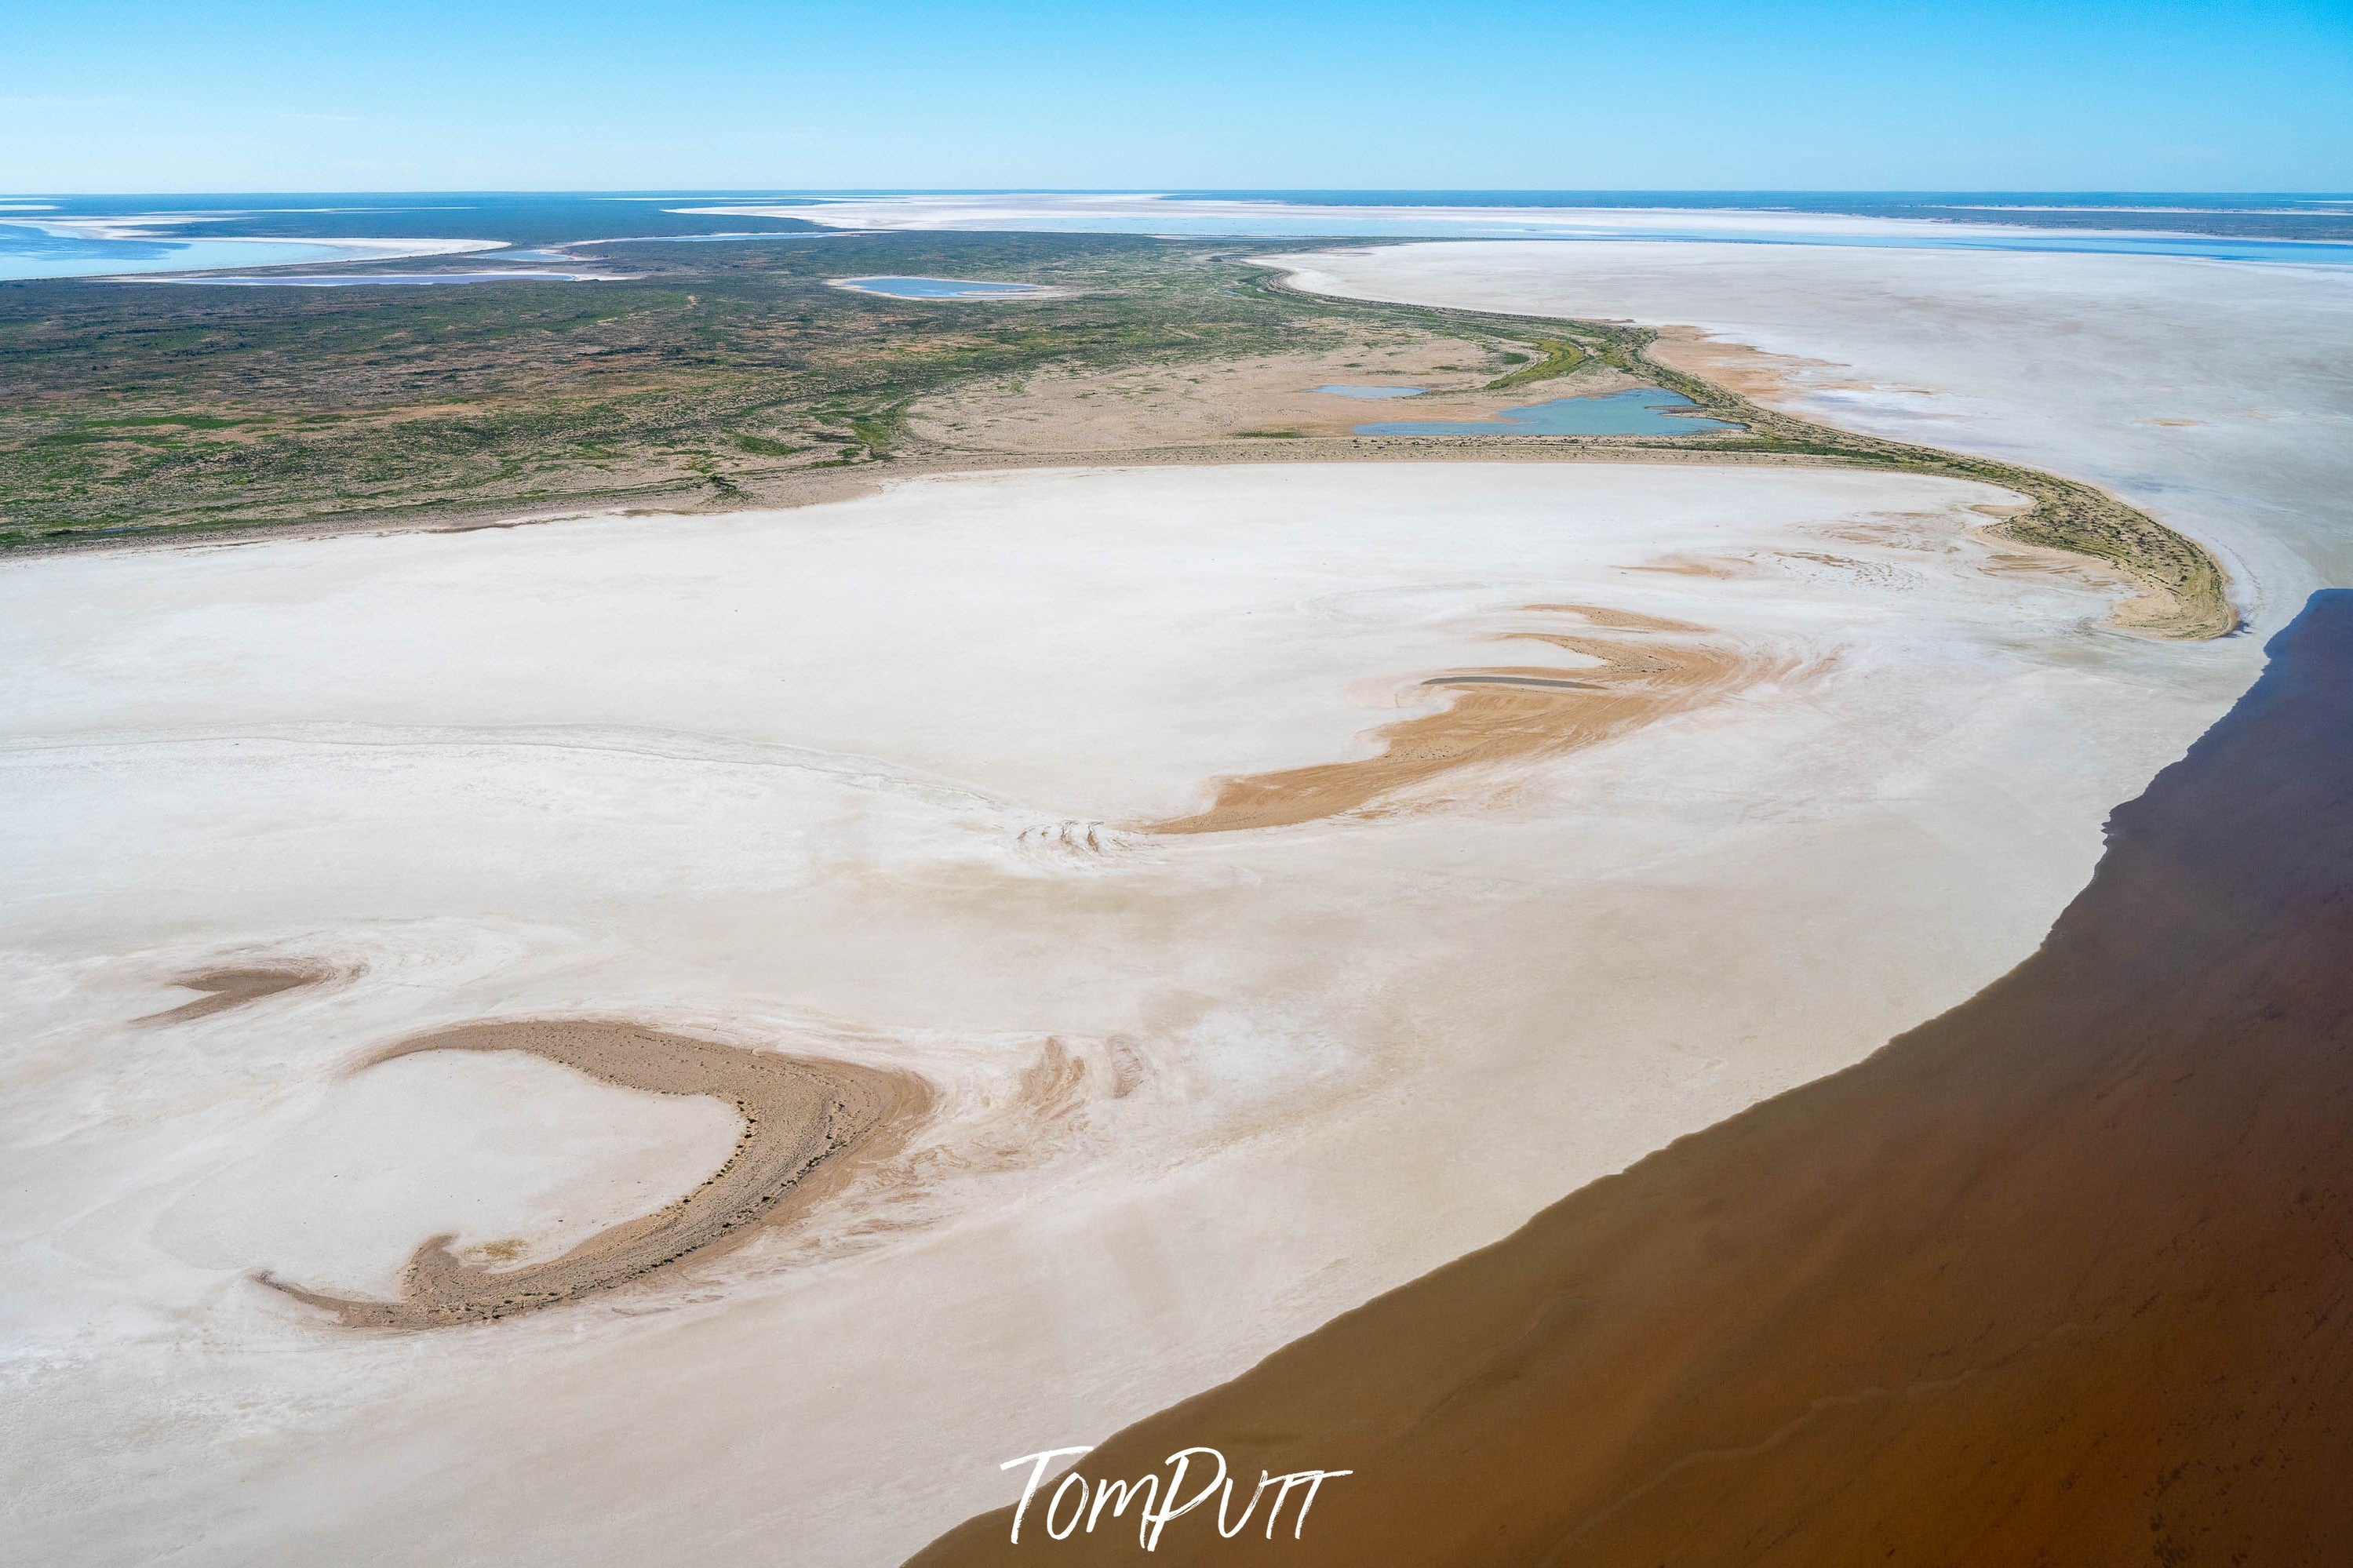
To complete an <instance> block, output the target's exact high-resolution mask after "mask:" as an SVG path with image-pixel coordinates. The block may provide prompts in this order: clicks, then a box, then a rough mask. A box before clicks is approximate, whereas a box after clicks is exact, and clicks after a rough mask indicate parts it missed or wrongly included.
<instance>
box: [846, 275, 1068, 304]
mask: <svg viewBox="0 0 2353 1568" xmlns="http://www.w3.org/2000/svg"><path fill="white" fill-rule="evenodd" d="M841 281H842V285H843V287H845V288H849V289H857V290H859V291H860V293H864V294H888V295H890V296H891V297H892V299H894V300H1013V299H1018V298H1020V297H1021V296H1022V295H1024V294H1039V293H1043V292H1044V290H1043V289H1039V287H1038V285H1037V284H1035V283H992V282H988V281H987V280H985V279H976V278H845V279H842V280H841Z"/></svg>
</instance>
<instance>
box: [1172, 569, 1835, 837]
mask: <svg viewBox="0 0 2353 1568" xmlns="http://www.w3.org/2000/svg"><path fill="white" fill-rule="evenodd" d="M1525 609H1526V611H1527V612H1528V613H1530V614H1534V615H1543V616H1576V617H1577V618H1578V619H1580V620H1581V621H1582V622H1584V624H1586V625H1587V626H1593V627H1598V628H1601V629H1603V630H1607V631H1609V632H1614V633H1617V634H1620V635H1617V636H1612V637H1602V636H1595V635H1591V634H1588V633H1572V632H1567V631H1559V630H1554V629H1551V628H1548V627H1538V628H1531V629H1527V630H1522V631H1514V632H1509V633H1505V634H1504V639H1503V640H1525V641H1530V642H1540V643H1545V644H1548V645H1550V646H1551V647H1557V648H1562V649H1564V650H1566V651H1567V652H1570V653H1576V654H1582V655H1584V656H1586V657H1587V658H1591V659H1594V660H1596V661H1598V662H1597V663H1595V664H1594V665H1593V666H1591V667H1589V668H1577V669H1573V670H1563V669H1561V668H1556V667H1535V668H1528V667H1520V668H1514V667H1490V668H1476V669H1460V670H1450V671H1448V672H1446V673H1444V674H1442V675H1436V676H1430V677H1427V678H1425V679H1422V680H1421V681H1420V682H1419V684H1421V685H1423V686H1427V687H1438V688H1444V689H1451V690H1452V691H1453V692H1455V693H1456V696H1455V698H1454V700H1453V701H1452V702H1451V703H1450V704H1448V705H1447V706H1446V707H1445V708H1443V709H1440V710H1438V711H1437V712H1434V713H1426V714H1422V715H1419V716H1418V717H1416V718H1412V719H1406V720H1401V721H1398V722H1397V723H1394V724H1386V725H1383V726H1382V727H1381V728H1380V729H1378V730H1376V731H1374V732H1373V733H1374V736H1375V738H1376V739H1377V740H1378V741H1380V742H1381V751H1380V753H1379V754H1378V755H1377V756H1372V757H1365V758H1360V759H1357V760H1356V761H1353V762H1345V763H1317V764H1315V765H1314V766H1311V767H1304V768H1287V769H1284V770H1282V772H1279V773H1251V774H1248V775H1245V776H1243V777H1240V778H1229V779H1222V780H1219V782H1218V784H1217V785H1216V790H1215V794H1214V795H1213V796H1212V798H1211V801H1210V804H1209V805H1208V808H1207V809H1206V810H1203V811H1199V812H1197V813H1195V814H1193V815H1192V816H1180V817H1175V818H1171V819H1170V820H1168V821H1166V822H1157V823H1153V824H1151V825H1149V826H1147V827H1145V832H1148V833H1169V834H1176V833H1228V832H1236V831H1240V830H1242V829H1247V828H1253V827H1287V826H1293V825H1294V824H1297V823H1302V822H1313V821H1315V820H1317V819H1319V818H1322V817H1327V816H1344V815H1346V814H1348V813H1352V812H1363V811H1366V809H1367V808H1370V807H1373V806H1375V805H1379V806H1381V807H1383V808H1385V809H1392V810H1394V809H1402V808H1403V807H1404V805H1405V804H1406V797H1407V796H1409V795H1413V794H1416V793H1426V792H1428V791H1429V789H1430V786H1431V785H1434V784H1438V783H1439V782H1440V781H1441V780H1444V779H1447V778H1448V777H1449V776H1450V775H1456V774H1467V773H1472V772H1474V771H1475V772H1481V773H1494V772H1496V771H1498V770H1515V769H1524V768H1525V767H1526V766H1527V765H1529V764H1530V763H1535V762H1539V761H1542V760H1544V759H1546V758H1551V757H1557V756H1561V755H1563V754H1565V753H1567V752H1574V751H1577V750H1580V749H1582V748H1584V747H1587V746H1592V745H1599V743H1600V742H1604V741H1608V740H1613V739H1615V738H1616V737H1618V736H1620V735H1623V734H1626V733H1628V732H1629V731H1633V730H1636V729H1639V728H1641V726H1642V725H1644V724H1648V723H1651V722H1652V721H1655V720H1658V719H1662V718H1664V717H1666V716H1667V715H1668V714H1671V713H1681V712H1685V711H1688V710H1691V709H1694V708H1697V707H1701V706H1703V705H1704V704H1706V703H1709V702H1714V701H1717V700H1722V699H1723V698H1725V697H1726V696H1728V695H1730V694H1731V693H1732V692H1734V691H1736V690H1738V689H1741V688H1743V687H1746V686H1749V685H1753V684H1755V683H1756V682H1757V681H1759V680H1762V679H1767V677H1769V676H1773V675H1778V674H1785V673H1787V672H1788V669H1789V668H1790V666H1789V664H1788V661H1786V660H1776V659H1773V658H1767V657H1766V656H1764V655H1761V654H1758V653H1755V652H1752V651H1743V650H1741V649H1739V648H1736V647H1732V646H1731V645H1729V644H1728V643H1726V642H1725V641H1724V640H1723V639H1720V638H1718V637H1714V636H1713V635H1712V634H1709V633H1708V632H1706V631H1705V630H1704V628H1702V627H1699V626H1691V625H1688V624H1686V623H1684V622H1681V621H1669V620H1662V619H1660V618H1658V617H1656V616H1640V615H1635V614H1633V613H1631V612H1629V611H1624V610H1609V609H1604V608H1601V607H1599V606H1596V605H1527V606H1525ZM1626 634H1635V635H1633V636H1628V635H1626ZM1440 798H1442V797H1440Z"/></svg>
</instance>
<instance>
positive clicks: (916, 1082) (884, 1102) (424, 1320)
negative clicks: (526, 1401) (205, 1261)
mask: <svg viewBox="0 0 2353 1568" xmlns="http://www.w3.org/2000/svg"><path fill="white" fill-rule="evenodd" d="M422 1051H523V1052H527V1053H529V1054H530V1055H532V1056H535V1057H539V1058H543V1059H544V1060H547V1061H552V1062H556V1063H559V1064H561V1065H563V1066H565V1067H568V1068H575V1069H576V1070H577V1071H580V1072H585V1073H586V1074H588V1075H589V1076H590V1077H591V1078H596V1079H603V1080H604V1081H606V1082H607V1083H612V1084H618V1085H619V1086H620V1087H622V1088H624V1089H644V1090H648V1091H649V1092H651V1093H655V1094H707V1095H712V1096H714V1097H716V1098H718V1099H721V1100H726V1101H728V1102H729V1103H730V1104H732V1105H733V1106H734V1107H735V1109H736V1111H737V1112H738V1113H739V1114H740V1115H742V1117H743V1118H744V1131H743V1134H742V1136H741V1137H739V1138H738V1139H737V1140H736V1143H735V1151H734V1152H733V1154H731V1155H730V1156H729V1157H728V1160H727V1163H725V1164H723V1165H722V1166H721V1167H720V1168H719V1169H718V1170H717V1171H716V1172H714V1173H712V1175H711V1176H710V1178H709V1179H708V1180H706V1181H705V1182H703V1184H702V1185H701V1186H699V1187H697V1188H695V1189H694V1191H692V1192H691V1193H689V1194H687V1195H686V1196H685V1197H682V1198H681V1199H679V1200H678V1201H677V1202H676V1203H673V1204H671V1205H669V1206H668V1207H666V1208H663V1209H661V1210H659V1211H658V1212H656V1213H654V1214H650V1215H645V1216H644V1217H642V1218H639V1219H634V1220H630V1221H628V1222H626V1223H624V1224H621V1225H617V1226H612V1227H610V1228H609V1229H607V1230H604V1231H600V1232H599V1233H597V1234H596V1236H593V1237H589V1238H588V1239H587V1240H586V1241H584V1242H582V1243H581V1244H580V1245H579V1246H577V1247H574V1248H573V1249H572V1250H571V1251H569V1252H567V1253H565V1255H564V1256H563V1257H561V1258H552V1259H550V1260H549V1261H547V1262H545V1263H538V1264H532V1265H529V1266H527V1267H524V1268H509V1269H491V1268H482V1267H480V1266H478V1265H476V1264H473V1263H470V1262H468V1261H466V1260H465V1259H463V1258H459V1256H458V1254H457V1253H456V1252H454V1251H453V1250H451V1247H450V1243H451V1242H452V1241H453V1240H455V1237H448V1236H438V1237H433V1238H432V1239H430V1240H428V1241H427V1242H426V1243H424V1245H422V1246H420V1247H418V1248H417V1252H416V1255H415V1256H414V1257H412V1258H410V1259H409V1261H408V1268H407V1270H406V1276H405V1277H404V1279H403V1280H402V1299H401V1300H397V1301H382V1300H368V1299H365V1298H362V1297H353V1296H338V1295H334V1294H332V1293H330V1292H326V1291H320V1290H310V1289H303V1288H302V1287H301V1286H298V1285H292V1284H289V1283H287V1282H286V1281H284V1280H282V1279H273V1278H271V1277H270V1276H269V1275H267V1274H265V1275H262V1276H260V1279H261V1281H262V1283H264V1284H266V1285H269V1286H271V1287H273V1288H275V1289H279V1290H282V1291H284V1292H285V1293H286V1294H287V1295H289V1296H291V1297H293V1298H294V1299H295V1300H298V1301H304V1302H308V1303H309V1304H310V1305H311V1306H314V1307H322V1308H324V1309H326V1310H328V1311H330V1312H332V1313H333V1314H334V1315H335V1316H336V1317H337V1318H339V1319H340V1320H342V1321H343V1322H344V1323H345V1324H347V1325H349V1326H351V1327H353V1328H380V1329H428V1328H442V1327H447V1326H450V1325H455V1324H459V1323H477V1322H487V1321H491V1320H492V1319H496V1318H504V1317H512V1316H513V1315H514V1314H516V1313H518V1312H529V1311H535V1310H538V1309H540V1308H542V1307H552V1306H554V1305H555V1304H557V1303H558V1302H562V1301H575V1300H579V1299H580V1298H582V1297H584V1296H586V1295H590V1294H592V1293H594V1292H596V1291H598V1290H606V1289H611V1288H613V1287H614V1286H617V1285H621V1284H625V1283H627V1282H628V1281H629V1280H632V1279H642V1278H643V1277H644V1276H646V1275H648V1274H650V1273H652V1272H653V1271H654V1270H655V1269H658V1268H665V1267H667V1266H669V1265H670V1264H673V1263H677V1262H679V1261H680V1260H681V1259H683V1258H688V1257H691V1256H693V1255H696V1254H707V1253H709V1252H711V1251H712V1249H713V1248H716V1247H722V1246H724V1245H727V1244H730V1243H733V1242H736V1241H740V1240H742V1239H743V1238H744V1237H746V1236H748V1235H750V1234H751V1233H752V1231H753V1230H754V1228H755V1227H757V1226H761V1225H763V1224H771V1223H774V1222H775V1221H776V1220H778V1219H781V1218H784V1217H786V1216H787V1215H795V1214H798V1213H801V1212H803V1211H805V1210H806V1209H807V1207H808V1205H810V1204H811V1203H813V1202H814V1201H815V1200H816V1199H817V1198H818V1197H819V1196H820V1195H822V1194H824V1193H826V1192H828V1191H831V1190H833V1189H834V1188H835V1187H837V1186H838V1185H839V1183H840V1182H841V1180H842V1179H843V1177H844V1176H845V1175H846V1174H847V1173H848V1172H849V1169H850V1167H851V1166H852V1164H853V1163H854V1162H855V1161H857V1160H859V1159H861V1158H862V1159H871V1158H873V1157H874V1156H876V1155H878V1154H881V1153H885V1152H889V1151H891V1150H892V1149H895V1148H896V1147H897V1146H898V1145H899V1143H900V1142H902V1141H903V1139H904V1137H905V1135H906V1133H907V1132H908V1131H910V1130H911V1129H912V1127H913V1124H914V1123H915V1122H917V1121H920V1120H921V1119H922V1117H923V1113H924V1111H925V1110H927V1109H928V1108H929V1106H930V1103H931V1091H930V1089H928V1088H927V1087H926V1086H925V1085H924V1083H923V1080H922V1079H918V1078H916V1077H914V1076H913V1075H912V1074H909V1073H901V1072H888V1071H884V1070H882V1069H881V1068H868V1067H860V1066H858V1065H856V1064H853V1063H849V1062H841V1061H829V1060H823V1059H819V1058H809V1057H788V1056H783V1055H780V1054H778V1053H776V1052H773V1051H760V1050H750V1049H747V1048H745V1047H742V1046H729V1045H722V1044H720V1043H718V1042H717V1041H714V1040H698V1039H693V1038H690V1037H686V1036H683V1035H670V1034H663V1033H659V1032H658V1031H655V1030H652V1029H642V1028H639V1027H638V1026H635V1025H631V1024H618V1023H596V1022H578V1021H569V1020H564V1021H534V1020H517V1021H513V1022H501V1023H491V1024H470V1025H467V1026H462V1027H459V1028H455V1029H445V1030H441V1031H439V1032H438V1033H436V1034H430V1035H426V1036H422V1037H418V1038H417V1039H413V1040H405V1041H402V1042H401V1043H399V1044H397V1045H395V1046H391V1047H386V1048H385V1049H384V1050H381V1051H378V1052H377V1053H376V1054H375V1055H374V1056H372V1057H370V1058H367V1059H366V1060H365V1061H364V1062H362V1063H360V1064H359V1066H358V1067H357V1068H353V1070H354V1071H364V1070H365V1069H366V1068H371V1067H375V1066H376V1065H378V1064H379V1063H383V1062H387V1061H392V1060H394V1059H396V1058H400V1057H406V1056H415V1055H417V1054H418V1053H419V1052H422ZM481 1250H482V1252H483V1253H484V1254H486V1255H487V1256H489V1257H490V1258H491V1259H492V1260H493V1261H496V1260H498V1259H499V1258H500V1256H501V1244H499V1243H495V1242H494V1243H492V1244H491V1246H490V1247H486V1248H483V1249H481Z"/></svg>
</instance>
